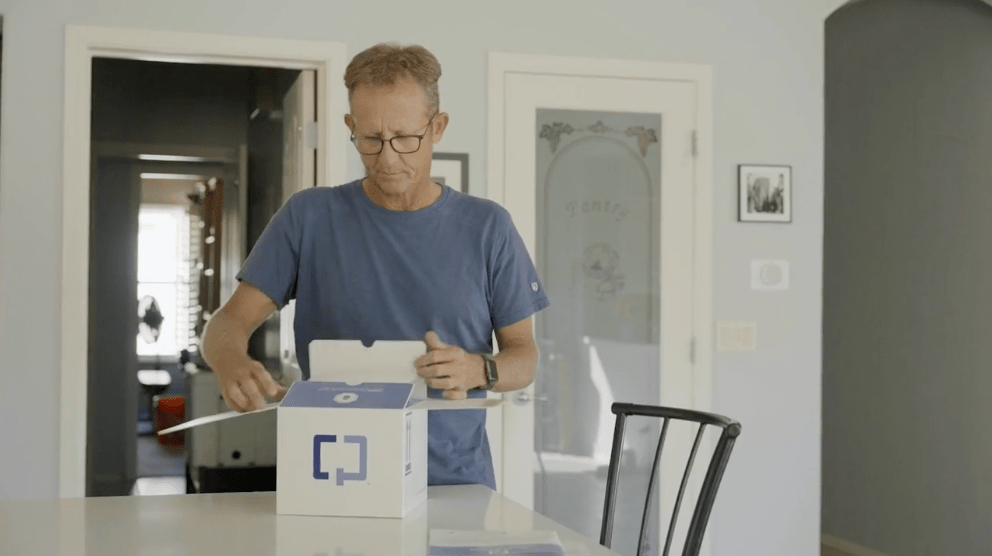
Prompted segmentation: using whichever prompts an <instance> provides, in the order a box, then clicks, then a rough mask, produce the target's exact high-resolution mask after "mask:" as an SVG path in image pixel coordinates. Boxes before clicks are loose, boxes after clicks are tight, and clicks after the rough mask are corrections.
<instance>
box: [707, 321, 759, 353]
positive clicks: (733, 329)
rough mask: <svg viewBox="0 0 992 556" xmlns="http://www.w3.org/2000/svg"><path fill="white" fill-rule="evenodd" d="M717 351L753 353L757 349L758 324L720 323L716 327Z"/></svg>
mask: <svg viewBox="0 0 992 556" xmlns="http://www.w3.org/2000/svg"><path fill="white" fill-rule="evenodd" d="M716 346H717V350H718V351H754V350H756V349H757V347H758V323H756V322H728V321H720V322H718V323H717V326H716Z"/></svg>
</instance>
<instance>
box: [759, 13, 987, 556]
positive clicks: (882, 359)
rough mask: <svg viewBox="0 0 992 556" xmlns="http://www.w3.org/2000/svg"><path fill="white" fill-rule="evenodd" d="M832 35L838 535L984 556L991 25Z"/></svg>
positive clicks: (947, 22)
mask: <svg viewBox="0 0 992 556" xmlns="http://www.w3.org/2000/svg"><path fill="white" fill-rule="evenodd" d="M826 33H827V52H826V54H827V56H826V83H827V88H826V116H827V118H826V154H825V157H826V158H825V163H826V183H828V184H829V186H828V188H827V194H826V201H825V202H826V206H825V231H824V233H825V235H824V271H825V273H824V291H823V296H824V297H823V299H824V310H823V331H824V340H823V341H824V344H823V421H824V427H823V533H824V534H829V535H832V536H836V537H839V538H841V539H844V540H848V541H851V542H855V543H857V544H859V545H861V546H865V547H869V548H873V549H876V550H881V551H884V552H886V553H889V554H894V555H899V556H923V555H925V554H986V553H988V550H989V546H992V482H990V481H989V477H990V476H992V459H990V455H992V436H990V435H989V434H988V431H989V429H990V428H992V406H990V405H989V403H988V398H989V393H990V392H992V375H990V374H989V372H988V362H989V360H992V343H990V342H989V341H988V330H989V324H988V316H989V314H992V289H990V288H989V280H990V277H992V258H990V257H989V255H988V252H989V249H988V246H989V245H990V244H992V227H990V226H989V225H988V214H989V213H990V211H992V188H990V186H989V185H990V184H992V162H990V159H989V156H988V154H987V153H989V152H992V102H989V100H988V95H987V91H989V90H992V72H990V71H989V67H990V63H992V7H989V6H988V5H986V4H984V3H982V2H979V1H977V0H970V1H963V0H955V1H947V0H939V1H938V0H873V1H868V2H860V3H857V4H854V5H851V6H849V7H847V8H845V9H843V10H841V11H839V12H838V13H837V14H835V15H834V16H833V17H832V18H831V19H830V20H829V22H828V25H827V31H826ZM745 430H746V429H745Z"/></svg>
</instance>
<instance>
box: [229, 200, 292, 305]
mask: <svg viewBox="0 0 992 556" xmlns="http://www.w3.org/2000/svg"><path fill="white" fill-rule="evenodd" d="M297 200H298V199H294V198H290V199H289V201H287V202H286V203H285V204H283V206H282V207H281V208H280V209H279V210H278V211H276V213H275V215H274V216H273V217H272V219H271V220H270V221H269V223H268V224H267V225H266V226H265V229H264V230H263V231H262V234H261V235H260V236H259V238H258V240H257V241H256V242H255V245H254V246H253V247H252V249H251V253H249V254H248V259H247V260H246V261H245V264H244V265H243V266H242V267H241V271H240V272H238V275H237V279H238V281H239V282H247V283H249V284H251V285H253V286H255V287H256V288H258V289H259V290H261V291H262V292H263V293H265V295H267V296H269V298H271V299H272V302H273V303H275V304H276V307H278V308H279V309H282V308H283V307H285V306H286V305H287V304H288V303H289V301H290V300H291V299H293V298H295V297H296V279H297V275H298V273H299V268H300V245H301V243H302V237H303V226H302V223H301V219H302V215H301V214H299V211H300V208H299V206H298V205H299V204H298V203H297V202H295V201H297Z"/></svg>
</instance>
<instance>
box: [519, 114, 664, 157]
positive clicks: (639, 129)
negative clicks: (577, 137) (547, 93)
mask: <svg viewBox="0 0 992 556" xmlns="http://www.w3.org/2000/svg"><path fill="white" fill-rule="evenodd" d="M576 130H588V131H591V132H593V133H598V134H605V133H613V134H617V135H619V134H620V132H618V131H616V130H614V128H612V127H610V126H608V125H606V124H604V123H603V120H596V123H594V124H592V125H588V126H571V125H569V124H565V123H562V122H554V123H552V124H544V125H542V126H541V130H540V131H539V132H538V133H537V136H538V138H540V139H547V140H548V143H549V144H550V145H551V152H552V153H554V152H557V151H558V145H559V144H560V143H561V136H562V135H563V134H565V135H568V134H571V133H575V132H576ZM623 135H626V136H628V137H634V138H636V139H637V148H638V150H639V151H641V157H647V156H648V147H649V146H650V145H651V143H657V142H658V132H657V131H655V130H654V129H653V128H649V127H644V126H640V125H639V126H631V127H628V128H627V129H626V130H625V131H624V132H623Z"/></svg>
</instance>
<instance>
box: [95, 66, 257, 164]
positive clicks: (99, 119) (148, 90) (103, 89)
mask: <svg viewBox="0 0 992 556" xmlns="http://www.w3.org/2000/svg"><path fill="white" fill-rule="evenodd" d="M249 76H250V72H249V70H248V69H246V68H236V67H228V66H195V65H185V64H184V65H178V64H166V63H161V62H139V61H135V60H120V59H97V60H94V62H93V99H94V103H93V129H92V137H93V140H94V141H118V142H133V143H148V142H153V143H155V144H166V145H182V144H194V145H200V146H208V147H224V148H232V149H236V148H238V147H239V146H240V145H243V144H244V143H245V141H246V140H247V137H248V104H249V86H250V81H249Z"/></svg>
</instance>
